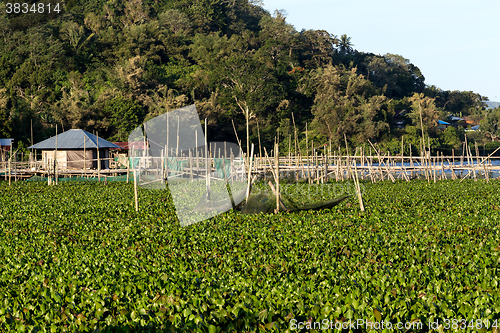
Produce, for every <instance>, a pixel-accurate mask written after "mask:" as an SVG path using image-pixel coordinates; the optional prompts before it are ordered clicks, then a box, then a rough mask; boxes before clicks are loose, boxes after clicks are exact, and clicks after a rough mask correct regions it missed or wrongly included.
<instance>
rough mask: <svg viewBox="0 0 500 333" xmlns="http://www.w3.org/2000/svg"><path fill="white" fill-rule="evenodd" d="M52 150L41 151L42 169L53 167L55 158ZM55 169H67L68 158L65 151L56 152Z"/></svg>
mask: <svg viewBox="0 0 500 333" xmlns="http://www.w3.org/2000/svg"><path fill="white" fill-rule="evenodd" d="M55 155H56V154H55V151H54V150H43V151H42V162H43V163H42V165H43V168H44V169H48V168H53V167H54V158H55ZM56 158H57V168H58V169H62V170H64V169H67V168H68V158H67V154H66V151H65V150H58V151H57V157H56Z"/></svg>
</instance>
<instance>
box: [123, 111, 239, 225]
mask: <svg viewBox="0 0 500 333" xmlns="http://www.w3.org/2000/svg"><path fill="white" fill-rule="evenodd" d="M128 141H129V156H130V160H131V168H132V169H133V173H134V175H135V176H134V177H135V180H136V181H137V183H138V185H139V186H141V187H143V188H147V189H166V188H167V186H168V189H169V190H170V193H171V195H172V199H173V203H174V206H175V209H176V214H177V217H178V218H179V221H180V224H181V225H182V226H186V225H190V224H193V223H196V222H200V221H203V220H206V219H209V218H211V217H213V216H215V215H218V214H220V213H222V212H225V211H228V210H229V209H231V208H236V206H237V205H238V204H239V203H240V202H241V201H242V200H243V198H244V197H245V186H246V184H247V180H246V172H245V166H244V163H243V158H242V153H241V151H240V148H239V146H237V145H236V144H234V143H230V142H211V143H207V142H206V138H205V135H204V133H203V131H202V128H201V122H200V119H199V117H198V112H197V110H196V107H195V106H194V105H190V106H187V107H184V108H180V109H177V110H173V111H169V112H167V113H165V114H162V115H160V116H158V117H156V118H153V119H151V120H149V121H147V122H145V123H144V124H143V125H141V126H139V127H137V128H136V129H135V130H134V131H133V132H132V133H131V134H130V136H129V139H128Z"/></svg>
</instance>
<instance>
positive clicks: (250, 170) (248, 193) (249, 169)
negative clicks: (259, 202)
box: [245, 143, 265, 203]
mask: <svg viewBox="0 0 500 333" xmlns="http://www.w3.org/2000/svg"><path fill="white" fill-rule="evenodd" d="M253 149H254V145H253V143H252V151H251V153H250V155H251V156H250V167H249V168H248V179H247V192H246V201H245V202H246V203H248V200H249V197H250V186H251V182H252V165H253ZM264 150H265V148H264Z"/></svg>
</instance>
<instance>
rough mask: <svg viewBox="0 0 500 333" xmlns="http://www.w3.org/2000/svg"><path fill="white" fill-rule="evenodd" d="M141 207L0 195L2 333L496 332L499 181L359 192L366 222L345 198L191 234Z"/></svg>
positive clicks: (216, 223) (96, 196) (78, 188)
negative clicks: (316, 324) (474, 326)
mask: <svg viewBox="0 0 500 333" xmlns="http://www.w3.org/2000/svg"><path fill="white" fill-rule="evenodd" d="M331 186H332V187H334V186H337V185H335V184H331ZM322 188H323V189H324V188H325V185H323V186H322ZM299 189H300V190H301V191H303V192H304V195H302V196H301V197H302V198H307V195H305V194H306V193H307V191H309V193H310V195H311V196H313V197H316V198H317V197H321V196H323V195H326V193H328V192H322V191H317V190H316V188H315V186H312V187H306V186H303V187H300V188H299ZM308 189H309V190H308ZM322 193H324V194H322ZM139 196H140V206H141V210H140V211H139V212H138V213H136V212H135V211H134V208H133V188H132V185H131V184H125V183H108V185H104V184H102V183H99V184H95V183H93V184H90V183H64V184H62V183H61V184H60V185H59V186H51V187H49V186H47V185H46V184H45V183H15V184H13V185H12V186H11V187H8V186H7V185H6V184H5V183H2V184H0V234H1V237H0V295H1V298H0V299H1V306H0V331H2V332H4V331H13V332H14V331H16V332H20V331H22V330H23V329H24V330H25V331H31V332H38V331H43V332H49V331H50V332H61V331H64V330H65V331H71V332H76V331H78V332H94V331H95V329H96V328H103V329H104V328H106V329H108V331H113V332H116V331H120V330H121V331H130V330H132V329H135V330H140V329H144V330H145V331H146V330H147V329H151V330H150V332H152V331H155V329H158V330H159V331H161V332H164V331H175V332H222V331H224V332H234V331H237V332H255V331H262V332H263V331H269V330H272V329H273V327H275V328H276V327H278V328H279V329H280V331H284V330H286V329H287V328H289V327H290V322H291V320H293V319H296V320H297V321H298V322H305V321H308V320H309V319H311V320H313V321H321V320H323V319H328V320H332V321H333V322H335V321H342V320H344V321H346V320H349V319H360V318H361V319H367V320H372V321H375V322H377V321H381V320H386V321H391V322H393V323H396V322H398V321H402V322H406V321H411V320H415V321H419V320H420V321H422V323H423V324H424V329H425V328H426V327H427V326H426V325H428V324H429V323H430V322H431V321H435V320H437V319H453V318H456V319H460V318H465V319H467V320H472V319H481V320H486V319H488V320H490V325H491V323H493V322H494V320H495V319H500V308H499V307H498V305H499V304H500V295H499V279H500V278H499V276H500V272H499V267H500V266H499V263H500V229H499V228H500V214H499V212H500V206H499V202H500V191H499V182H498V181H491V182H490V183H489V184H486V183H485V182H483V181H478V182H473V181H464V182H463V183H461V184H459V183H458V182H452V181H442V182H439V183H436V184H427V182H421V181H413V182H411V183H407V182H397V183H395V184H392V183H388V182H381V183H376V184H369V183H367V184H365V195H364V197H365V205H366V207H367V211H366V212H365V213H360V211H359V208H358V207H359V206H357V202H356V201H355V200H354V199H348V200H347V201H345V202H344V203H342V204H341V205H339V206H337V207H335V208H333V209H332V210H327V211H322V212H301V213H299V214H291V213H290V214H288V213H280V214H276V215H264V214H260V215H240V214H239V213H234V212H227V213H225V214H222V215H220V216H217V217H215V218H213V219H212V220H209V221H204V222H201V223H198V224H195V225H192V226H190V227H185V228H182V227H180V226H179V224H178V222H177V221H176V219H175V218H174V216H175V215H174V212H173V206H172V204H171V202H170V199H169V196H168V193H167V192H165V191H152V190H149V191H148V190H140V191H139ZM99 331H102V330H99ZM489 331H491V328H490V330H489Z"/></svg>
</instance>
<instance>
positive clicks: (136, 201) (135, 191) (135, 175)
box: [134, 168, 139, 212]
mask: <svg viewBox="0 0 500 333" xmlns="http://www.w3.org/2000/svg"><path fill="white" fill-rule="evenodd" d="M134 202H135V211H136V212H138V211H139V199H138V196H137V170H136V169H135V168H134Z"/></svg>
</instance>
